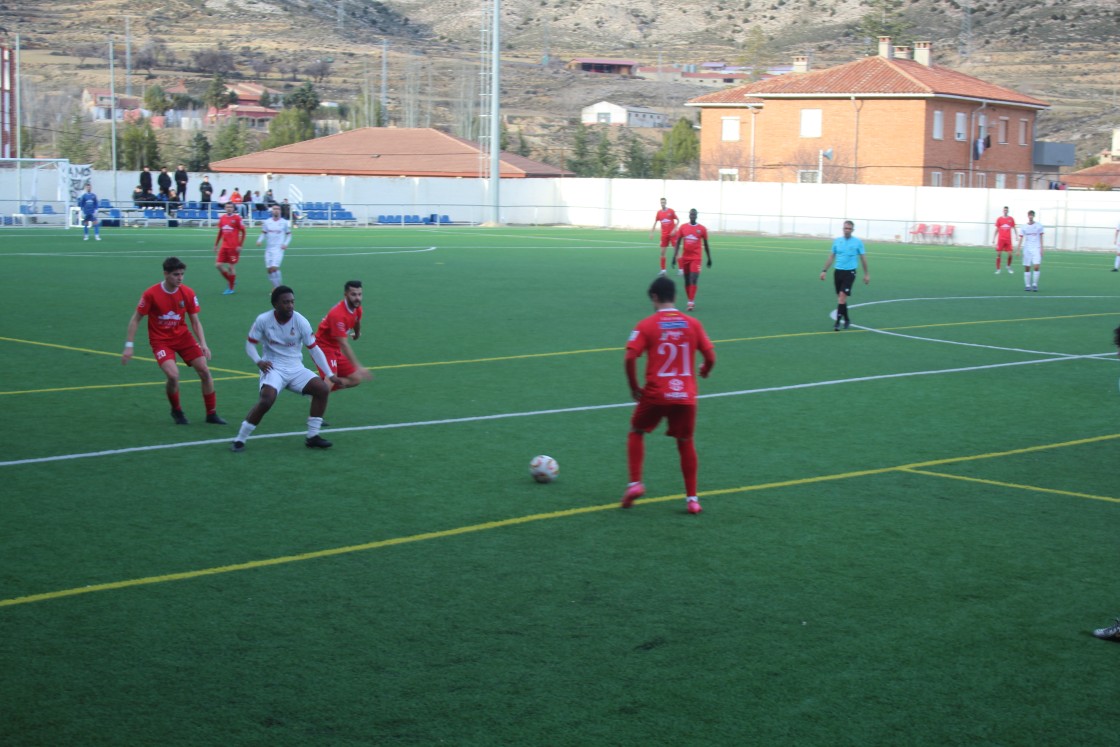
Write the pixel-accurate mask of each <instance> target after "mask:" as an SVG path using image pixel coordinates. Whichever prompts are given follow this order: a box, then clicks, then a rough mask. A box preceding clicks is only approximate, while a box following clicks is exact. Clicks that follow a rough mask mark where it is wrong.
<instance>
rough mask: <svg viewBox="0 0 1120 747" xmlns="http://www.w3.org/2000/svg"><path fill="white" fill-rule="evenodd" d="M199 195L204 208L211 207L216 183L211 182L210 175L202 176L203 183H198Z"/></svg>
mask: <svg viewBox="0 0 1120 747" xmlns="http://www.w3.org/2000/svg"><path fill="white" fill-rule="evenodd" d="M198 196H199V198H201V201H202V209H203V210H209V209H210V201H211V200H212V199H213V197H214V185H213V184H211V183H210V177H208V176H204V177H202V183H201V184H199V185H198Z"/></svg>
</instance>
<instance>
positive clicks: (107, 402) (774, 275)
mask: <svg viewBox="0 0 1120 747" xmlns="http://www.w3.org/2000/svg"><path fill="white" fill-rule="evenodd" d="M253 234H255V231H251V232H250V238H251V239H252V238H253ZM103 235H104V238H105V240H104V241H102V242H99V243H98V242H92V241H91V242H88V243H87V242H82V241H81V239H80V233H79V232H77V231H70V232H63V231H54V230H49V229H39V230H32V229H12V230H4V231H3V232H0V298H2V299H3V301H2V306H0V351H2V352H3V357H4V361H5V363H6V365H5V366H3V367H2V368H0V407H2V408H3V413H4V428H3V429H2V431H0V433H2V435H0V445H2V446H3V449H2V453H0V484H2V485H3V491H2V497H0V703H2V704H3V717H2V718H0V743H2V744H5V745H13V746H14V745H46V744H50V745H61V744H81V745H139V744H153V745H155V744H159V745H264V744H267V745H306V744H330V745H369V744H377V745H382V744H384V745H394V744H401V745H436V744H448V745H572V746H575V745H683V744H688V745H743V744H757V745H774V744H819V745H899V744H915V745H917V744H921V745H951V744H959V745H975V744H985V745H1054V744H1094V743H1099V744H1106V743H1109V742H1111V740H1112V739H1115V735H1116V733H1117V731H1118V729H1120V718H1118V717H1117V716H1116V715H1115V714H1114V713H1113V709H1111V708H1110V707H1109V705H1108V703H1109V700H1110V699H1111V695H1112V692H1113V690H1114V682H1115V672H1116V668H1117V666H1118V665H1120V646H1118V645H1116V644H1112V643H1107V642H1102V641H1098V640H1096V639H1094V638H1092V637H1091V636H1090V635H1089V631H1090V630H1091V629H1092V628H1094V627H1099V626H1103V625H1105V624H1107V623H1108V622H1109V620H1110V618H1111V616H1112V615H1116V614H1120V594H1118V593H1117V589H1116V588H1115V585H1114V584H1112V583H1111V582H1109V581H1108V578H1109V574H1110V569H1111V567H1112V563H1113V562H1114V561H1115V560H1116V558H1117V549H1118V547H1117V533H1116V524H1115V523H1114V522H1115V521H1116V518H1117V511H1120V505H1117V504H1118V502H1120V489H1118V488H1117V485H1118V482H1117V480H1116V478H1115V473H1114V472H1113V469H1112V466H1111V465H1113V464H1114V463H1115V458H1116V454H1117V449H1118V448H1120V426H1118V420H1117V413H1118V409H1120V394H1118V392H1117V383H1116V379H1117V376H1118V374H1120V368H1118V367H1117V360H1116V357H1115V349H1114V348H1113V347H1112V344H1111V330H1112V329H1113V328H1114V327H1115V326H1116V324H1117V323H1118V322H1120V294H1118V292H1117V291H1118V288H1117V276H1115V275H1112V274H1111V273H1109V272H1108V270H1109V269H1110V262H1108V261H1107V258H1105V257H1103V256H1102V255H1092V254H1075V253H1060V252H1049V253H1047V255H1046V257H1045V263H1044V265H1043V273H1042V279H1041V283H1040V291H1039V293H1037V294H1036V293H1026V292H1024V291H1023V280H1022V276H1021V275H1020V274H1019V273H1020V272H1021V268H1019V267H1016V274H1015V275H1014V276H1007V275H1000V276H998V277H997V276H994V275H993V269H994V261H993V260H994V257H993V252H992V251H991V249H988V248H977V247H928V246H913V245H895V244H872V245H870V246H869V261H870V266H871V277H872V283H871V285H870V286H864V285H863V284H862V283H861V284H859V285H858V286H857V287H856V289H855V295H854V297H853V299H852V301H851V308H852V312H851V314H852V320H853V322H854V324H855V325H857V326H856V327H855V328H853V329H850V330H847V331H844V332H839V333H836V332H833V331H832V321H831V319H829V316H828V314H829V312H830V311H832V310H833V309H834V308H835V294H834V293H833V290H832V285H831V280H829V281H828V282H824V283H822V282H820V280H819V270H820V267H821V266H822V265H823V262H824V260H825V258H826V255H827V250H828V242H826V241H811V240H792V239H788V240H787V239H779V238H768V237H748V236H726V235H713V237H712V255H713V259H714V267H713V268H712V269H711V270H707V269H705V270H704V272H703V274H702V276H701V286H700V292H699V295H698V297H697V312H696V313H697V316H698V318H700V319H701V320H702V321H703V322H704V324H705V326H706V328H707V330H708V333H709V335H710V336H711V338H712V339H713V340H714V341H715V344H716V350H717V355H718V363H717V365H716V368H715V370H714V372H713V373H712V376H711V377H710V378H709V379H708V380H706V381H703V382H701V387H700V388H701V392H702V394H704V395H705V398H704V399H703V400H702V401H701V402H700V406H699V407H700V411H699V422H698V432H697V446H698V450H699V454H700V464H701V474H700V491H701V496H700V497H701V500H702V502H703V505H704V513H703V514H701V515H700V516H689V515H687V514H686V513H685V511H684V507H685V505H684V500H683V497H682V490H683V485H682V483H681V478H680V472H679V469H678V465H677V454H676V449H675V447H674V445H673V442H672V440H671V439H667V438H665V437H663V436H662V435H661V434H660V433H658V434H655V435H652V436H650V437H649V438H648V439H647V463H646V471H645V483H646V487H647V497H646V498H645V499H643V500H641V501H639V502H638V504H637V505H636V506H635V507H634V508H633V509H631V510H629V511H623V510H620V509H619V508H617V501H618V499H619V497H620V496H621V493H622V489H623V488H624V486H625V482H626V479H627V477H626V464H625V454H626V450H625V437H626V432H627V430H628V427H627V426H628V417H629V413H630V404H629V403H628V392H627V385H626V381H625V377H624V375H623V367H622V347H623V345H624V344H625V341H626V338H627V335H628V333H629V331H630V329H631V328H632V327H633V325H634V323H635V322H636V321H637V320H638V319H640V318H642V317H643V316H645V315H647V314H649V313H650V312H651V306H650V304H649V302H648V300H647V298H646V288H647V286H648V283H649V281H650V280H651V279H652V277H653V275H654V274H655V272H656V270H657V249H656V244H655V243H652V242H650V241H649V239H648V235H647V234H645V233H644V232H621V231H597V230H584V229H575V228H540V229H519V228H509V229H488V228H443V227H441V228H438V229H426V230H422V229H375V230H365V229H354V230H332V229H318V228H315V229H309V230H300V231H297V233H296V236H295V239H294V241H293V244H292V247H291V249H290V250H289V251H288V255H287V257H286V259H285V262H284V265H283V268H282V270H283V273H284V282H285V283H286V284H288V285H290V286H292V287H293V288H294V289H295V293H296V308H297V310H299V311H301V312H302V313H303V314H305V315H306V316H307V317H308V318H309V319H310V320H311V321H312V323H313V324H314V323H317V322H318V320H319V319H320V318H321V317H322V315H323V314H325V313H326V311H327V310H328V309H329V308H330V306H331V305H333V304H334V303H336V302H337V301H338V300H339V299H340V298H341V296H342V285H343V283H344V282H345V281H346V280H348V279H351V278H358V279H361V280H363V281H364V284H365V318H364V321H363V334H362V336H361V339H360V340H358V341H357V342H356V343H355V345H354V347H355V351H356V352H357V354H358V356H359V357H360V358H361V359H362V361H363V363H365V364H366V365H367V366H369V367H370V368H371V369H372V370H373V371H374V374H375V379H374V381H373V382H372V383H369V384H363V385H362V386H361V387H359V388H357V389H354V390H352V391H344V392H339V393H337V394H336V395H333V396H332V399H331V402H330V407H329V410H328V413H327V420H328V421H330V423H331V427H330V428H329V429H328V431H327V434H326V435H327V436H328V437H329V438H330V439H331V440H333V441H334V443H335V446H334V448H332V449H330V450H328V451H311V450H308V449H305V448H304V447H303V444H302V439H303V431H304V428H305V420H306V417H307V404H308V403H307V401H306V400H304V399H303V398H300V397H297V396H294V395H291V394H289V393H282V394H281V396H280V398H279V400H278V402H277V405H276V407H274V408H273V410H272V411H271V412H270V413H269V414H268V415H267V416H266V418H265V420H264V422H263V423H262V425H261V427H260V428H259V429H258V430H257V432H256V433H255V434H254V436H253V438H252V439H250V441H249V443H248V449H247V450H246V451H245V452H244V453H241V454H232V453H230V451H229V450H228V445H229V442H230V441H231V440H232V437H233V435H234V434H235V433H236V428H237V424H238V423H239V422H240V421H241V419H242V418H243V417H244V415H245V413H246V411H247V410H248V409H249V408H250V406H251V405H252V404H253V403H254V402H255V400H256V376H255V374H254V366H253V365H252V363H251V362H250V361H249V360H248V358H247V357H246V356H245V353H244V340H245V335H246V332H247V331H248V329H249V326H250V324H251V323H252V321H253V319H254V317H255V316H256V315H257V314H259V313H261V312H263V311H266V310H268V308H269V304H268V294H269V291H270V290H271V287H270V285H269V283H268V281H267V278H266V276H265V272H264V267H263V263H262V261H261V253H260V250H259V249H256V248H255V247H252V246H251V245H250V249H249V251H247V252H246V254H245V256H244V257H243V260H242V263H241V265H240V267H239V277H240V281H239V284H238V291H237V293H236V294H235V295H232V296H222V295H221V293H220V291H221V289H222V287H223V281H222V279H221V278H220V276H219V275H218V274H217V272H216V271H215V270H214V269H213V253H212V250H211V248H210V247H211V246H212V243H213V232H212V231H210V230H202V229H123V230H112V229H106V230H105V231H103ZM172 254H175V255H177V256H180V257H181V258H183V259H184V260H185V261H186V262H187V264H188V270H187V275H186V283H187V285H189V286H191V287H192V288H194V289H195V290H196V291H197V292H198V294H199V297H200V301H201V304H202V321H203V323H204V326H205V329H206V335H207V338H208V342H209V344H210V347H211V348H212V350H213V359H212V360H211V363H210V365H211V367H212V369H213V370H214V372H215V376H216V378H217V392H218V409H219V412H220V413H221V414H222V415H223V416H224V417H225V418H226V419H227V420H228V421H229V423H230V424H229V425H228V426H225V427H219V426H213V425H208V424H205V423H204V422H203V414H204V413H203V409H202V402H201V396H200V394H199V387H198V381H197V377H195V376H194V373H193V372H192V371H190V370H189V369H183V377H182V381H183V384H182V401H183V405H184V409H185V411H186V413H187V415H188V417H190V418H191V421H192V423H191V425H190V426H188V427H179V426H175V425H174V424H173V423H172V421H171V419H170V417H169V416H168V406H167V401H166V399H165V397H164V393H163V377H162V374H161V373H160V371H159V370H158V368H157V367H156V366H155V364H154V362H152V361H151V360H150V350H149V349H148V347H147V345H146V339H145V336H144V333H143V332H141V334H140V336H139V337H138V340H137V346H136V358H135V359H134V360H133V361H132V362H131V363H129V365H127V366H123V367H122V366H121V362H120V353H121V349H122V345H123V342H124V334H125V327H126V324H127V321H128V317H129V315H130V313H131V311H132V309H133V308H134V306H135V303H136V300H137V299H138V298H139V295H140V293H141V291H142V290H143V289H144V288H146V287H148V286H149V285H152V284H154V283H156V282H158V281H159V280H160V279H161V278H162V274H161V272H160V263H161V262H162V260H163V258H164V257H166V256H168V255H172ZM670 276H671V277H675V276H674V275H672V274H671V275H670ZM683 300H684V299H683V289H682V298H681V301H682V303H683ZM540 453H547V454H550V455H551V456H553V457H555V458H556V459H557V460H558V461H559V463H560V468H561V475H560V479H559V480H558V481H557V482H555V483H553V484H549V485H538V484H536V483H534V482H533V481H532V480H531V479H530V477H529V475H528V471H527V465H528V462H529V460H530V458H531V457H533V456H534V455H535V454H540Z"/></svg>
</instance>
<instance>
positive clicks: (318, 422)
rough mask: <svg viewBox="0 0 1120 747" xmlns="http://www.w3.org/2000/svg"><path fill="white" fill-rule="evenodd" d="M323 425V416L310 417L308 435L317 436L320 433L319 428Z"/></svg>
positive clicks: (310, 436) (309, 436)
mask: <svg viewBox="0 0 1120 747" xmlns="http://www.w3.org/2000/svg"><path fill="white" fill-rule="evenodd" d="M322 427H323V419H322V418H308V419H307V437H308V438H315V437H316V436H318V435H319V429H320V428H322Z"/></svg>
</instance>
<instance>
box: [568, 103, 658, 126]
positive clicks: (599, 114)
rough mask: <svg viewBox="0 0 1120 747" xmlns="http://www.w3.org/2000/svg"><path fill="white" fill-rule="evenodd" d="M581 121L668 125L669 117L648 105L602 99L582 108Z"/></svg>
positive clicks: (588, 122)
mask: <svg viewBox="0 0 1120 747" xmlns="http://www.w3.org/2000/svg"><path fill="white" fill-rule="evenodd" d="M580 123H581V124H585V125H593V124H607V125H618V126H621V127H668V126H669V118H668V117H667V116H665V115H664V114H662V113H660V112H656V111H654V110H653V109H650V108H649V107H648V106H624V105H622V104H612V103H611V102H609V101H600V102H599V103H597V104H592V105H591V106H585V107H583V109H581V110H580Z"/></svg>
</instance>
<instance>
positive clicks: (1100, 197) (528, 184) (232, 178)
mask: <svg viewBox="0 0 1120 747" xmlns="http://www.w3.org/2000/svg"><path fill="white" fill-rule="evenodd" d="M201 176H202V175H201V174H195V173H192V174H191V179H190V183H189V187H188V194H187V198H186V199H188V200H197V199H198V185H199V183H200V182H201ZM209 176H210V183H211V184H213V186H214V194H215V195H217V194H219V193H220V192H221V190H222V189H226V190H228V191H232V190H233V188H234V187H236V188H238V189H240V190H241V191H242V192H244V191H245V190H246V189H251V190H254V191H257V190H259V191H260V192H261V193H262V194H263V193H264V191H265V190H267V189H269V188H271V189H272V190H273V194H274V195H275V196H276V198H277V199H278V200H279V199H282V198H285V197H287V198H289V199H292V197H293V194H294V193H293V192H292V191H291V188H292V187H295V188H296V189H298V191H299V192H300V193H302V195H303V198H304V200H305V201H314V202H340V203H342V205H343V206H344V207H345V208H346V209H349V210H351V211H353V212H354V214H355V215H356V217H357V218H358V219H359V221H360V222H363V223H364V222H376V220H377V217H378V216H379V215H420V216H426V215H431V214H432V213H436V214H439V215H448V216H450V217H451V219H452V220H454V221H457V222H471V223H481V222H484V221H486V220H488V219H489V216H490V208H489V203H490V197H489V183H488V182H487V181H485V180H479V179H436V178H414V177H392V178H385V177H380V178H378V177H353V176H351V177H330V176H272V177H271V178H268V177H266V176H265V175H261V174H210V175H209ZM137 178H138V177H137V174H136V173H135V172H127V173H126V172H119V173H118V174H117V176H116V179H115V181H114V178H113V174H112V173H110V172H94V176H93V180H92V181H93V190H94V192H96V193H97V194H98V195H99V196H100V197H107V198H109V199H111V200H113V201H114V202H120V203H127V202H128V200H129V199H130V198H131V195H132V190H133V188H134V187H135V186H136V183H137ZM500 189H501V195H500V197H501V203H502V208H501V213H500V214H501V219H502V222H504V223H508V224H511V225H577V226H596V227H603V228H626V229H647V230H648V229H649V228H650V227H651V226H652V224H653V216H654V214H655V213H656V212H657V209H658V207H659V205H658V200H659V199H660V198H661V197H665V198H667V199H668V201H669V205H670V207H672V208H674V209H675V210H676V211H677V214H678V215H679V216H680V217H681V219H682V221H683V220H687V219H688V210H689V209H690V208H696V209H697V210H698V211H699V213H700V222H701V223H704V224H705V225H706V226H707V227H708V228H709V230H711V231H713V232H716V233H718V232H752V233H762V234H770V235H787V236H788V235H800V236H817V237H821V238H826V237H833V236H838V235H840V230H841V223H842V222H843V221H844V220H845V219H850V220H853V221H855V223H856V235H857V236H861V237H863V238H865V239H872V240H879V241H910V240H911V233H910V232H911V230H912V229H913V228H914V226H915V225H917V224H919V223H925V224H938V225H942V226H945V225H952V226H954V229H955V236H954V242H955V243H957V244H979V245H989V244H991V242H992V231H993V221H994V220H995V218H996V216H998V215H999V214H1000V212H1001V210H1002V209H1003V206H1004V205H1007V206H1009V207H1010V208H1011V215H1012V216H1014V218H1015V219H1016V221H1018V222H1019V223H1025V222H1026V219H1027V215H1026V214H1027V210H1034V211H1035V212H1036V214H1037V218H1036V219H1037V220H1039V221H1041V222H1042V224H1043V225H1044V226H1046V229H1047V230H1046V246H1048V247H1057V248H1061V249H1078V250H1103V249H1110V248H1112V247H1113V246H1114V243H1113V237H1114V234H1115V230H1116V226H1117V224H1118V223H1120V192H1082V191H1068V190H1061V191H1059V190H1015V189H1007V190H997V189H954V188H948V187H887V186H878V185H855V184H773V183H766V184H762V183H752V182H711V181H663V180H642V179H613V180H612V179H506V180H503V181H502V183H501V187H500ZM35 192H37V197H38V200H39V202H40V203H43V202H44V201H56V200H57V199H58V197H57V194H56V190H55V189H54V187H53V182H52V180H51V178H49V177H47V176H46V175H45V174H40V176H39V178H38V182H37V183H34V182H33V176H32V175H31V174H30V173H29V171H28V170H26V169H25V170H24V171H23V178H22V185H19V186H17V183H16V172H15V171H14V170H9V169H4V170H0V213H2V214H6V215H10V214H12V213H14V212H17V209H18V206H19V204H20V197H21V196H22V202H23V203H27V202H28V201H29V199H30V197H31V196H32V195H33V194H34V193H35ZM293 201H294V200H293ZM61 207H62V206H61V204H60V203H57V202H56V208H61Z"/></svg>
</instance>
